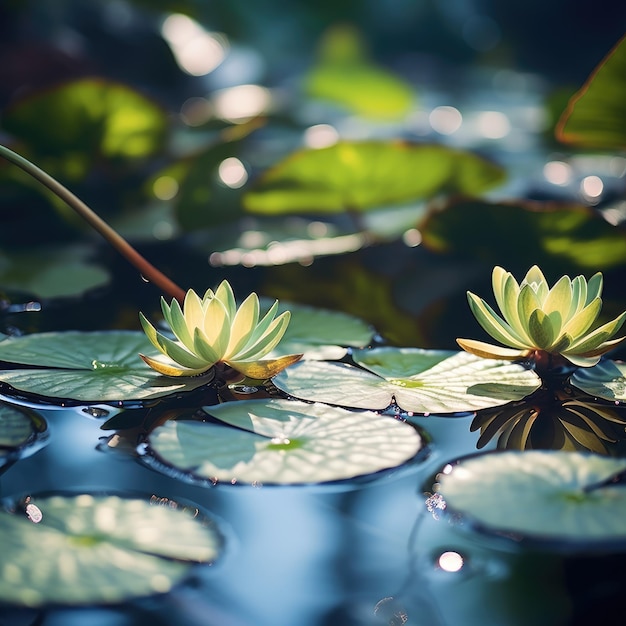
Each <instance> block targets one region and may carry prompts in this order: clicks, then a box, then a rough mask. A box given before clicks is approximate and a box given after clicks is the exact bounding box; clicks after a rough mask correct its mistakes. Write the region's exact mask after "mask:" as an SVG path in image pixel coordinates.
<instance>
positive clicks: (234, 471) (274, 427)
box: [149, 400, 422, 485]
mask: <svg viewBox="0 0 626 626" xmlns="http://www.w3.org/2000/svg"><path fill="white" fill-rule="evenodd" d="M205 411H207V412H208V413H210V414H211V415H212V416H213V417H216V418H217V419H218V420H220V421H221V422H224V424H225V425H217V424H212V423H204V422H195V421H169V422H166V423H165V424H164V425H163V426H159V427H158V428H156V429H155V430H154V431H153V432H152V434H151V435H150V439H149V446H150V449H151V450H152V452H153V453H154V454H156V456H157V458H158V459H159V460H160V461H162V462H163V463H165V464H167V465H169V466H173V468H174V469H175V471H176V472H177V473H179V472H180V471H181V470H182V471H185V472H188V473H189V474H190V475H191V476H193V477H195V478H196V479H201V480H206V481H211V482H217V481H224V482H227V483H235V482H238V483H239V482H240V483H252V484H257V485H258V484H263V483H275V484H296V483H320V482H327V481H335V480H345V479H348V478H352V477H355V476H362V475H366V474H372V473H374V472H378V471H380V470H384V469H389V468H393V467H396V466H398V465H400V464H402V463H404V462H405V461H408V460H409V459H410V458H412V457H414V456H415V455H416V454H417V452H418V451H419V450H420V448H421V446H422V442H421V438H420V436H419V435H418V433H417V431H416V430H415V429H414V428H413V427H412V426H409V425H408V424H406V423H404V422H400V421H397V420H394V419H393V418H391V417H387V416H381V415H378V414H376V413H372V412H369V411H367V412H353V411H347V410H345V409H339V408H335V407H329V406H326V405H323V404H307V403H304V402H296V401H289V400H247V401H241V402H228V403H225V404H222V405H219V406H216V407H214V406H211V407H205ZM227 425H228V426H227ZM233 427H234V428H233Z"/></svg>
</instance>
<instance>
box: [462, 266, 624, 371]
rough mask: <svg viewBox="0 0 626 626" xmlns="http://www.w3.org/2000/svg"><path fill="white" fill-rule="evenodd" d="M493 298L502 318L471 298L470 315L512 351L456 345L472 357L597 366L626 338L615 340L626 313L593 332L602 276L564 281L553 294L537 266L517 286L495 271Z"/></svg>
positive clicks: (464, 343)
mask: <svg viewBox="0 0 626 626" xmlns="http://www.w3.org/2000/svg"><path fill="white" fill-rule="evenodd" d="M492 282H493V292H494V295H495V298H496V302H497V304H498V307H499V308H500V311H501V313H502V316H500V315H498V313H496V312H495V311H494V310H493V309H492V308H491V307H490V306H489V305H488V304H487V303H486V302H485V301H484V300H483V299H482V298H479V297H478V296H476V295H474V294H473V293H471V292H469V291H468V293H467V297H468V301H469V305H470V309H471V310H472V313H473V314H474V316H475V317H476V319H477V320H478V323H479V324H480V325H481V326H482V327H483V329H484V330H485V331H486V332H487V333H489V334H490V335H491V336H492V337H493V338H494V339H496V340H498V341H499V342H500V343H502V344H504V345H505V346H508V347H507V348H504V347H502V346H494V345H491V344H488V343H484V342H482V341H475V340H473V339H457V343H458V344H459V345H460V346H461V348H463V349H464V350H466V351H467V352H471V353H472V354H476V355H477V356H481V357H486V358H496V359H509V360H515V359H520V358H525V357H528V356H530V355H531V354H533V353H537V352H544V353H547V354H550V355H560V356H562V357H563V358H565V359H567V360H568V361H569V362H570V363H572V364H574V365H577V366H580V367H590V366H592V365H595V364H596V363H597V362H598V361H599V360H600V357H601V355H602V354H604V353H605V352H608V351H609V350H611V349H612V348H614V347H615V346H617V345H618V344H619V343H621V342H622V341H624V339H626V337H620V338H617V339H612V337H613V336H614V335H615V333H616V332H617V331H618V330H619V329H620V328H621V326H622V324H623V323H624V321H625V320H626V312H624V313H622V314H621V315H620V316H618V317H616V318H615V319H614V320H612V321H610V322H608V323H606V324H604V325H603V326H600V327H599V328H596V329H595V330H591V327H592V326H593V324H594V322H595V321H596V319H597V318H598V315H599V314H600V309H601V308H602V299H601V298H600V295H601V293H602V274H601V273H600V272H598V273H597V274H595V275H594V276H592V277H591V279H590V280H589V282H587V280H586V279H585V278H584V276H576V277H575V278H574V279H573V280H570V278H569V277H568V276H563V277H561V278H560V279H559V280H558V281H557V282H556V283H555V284H554V286H553V287H552V288H550V287H549V285H548V283H547V281H546V279H545V277H544V275H543V273H542V271H541V270H540V269H539V268H538V267H537V266H536V265H535V266H533V267H531V268H530V270H528V272H527V274H526V276H525V277H524V280H523V281H522V282H521V283H520V284H518V283H517V281H516V280H515V278H514V277H513V275H512V274H511V273H510V272H507V271H505V270H504V269H502V268H501V267H495V268H494V269H493V275H492Z"/></svg>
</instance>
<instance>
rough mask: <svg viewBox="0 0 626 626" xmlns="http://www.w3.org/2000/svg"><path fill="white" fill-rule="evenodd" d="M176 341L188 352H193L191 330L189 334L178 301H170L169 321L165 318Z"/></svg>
mask: <svg viewBox="0 0 626 626" xmlns="http://www.w3.org/2000/svg"><path fill="white" fill-rule="evenodd" d="M165 319H166V321H167V322H168V324H169V325H170V328H171V329H172V332H173V333H174V334H175V335H176V337H177V338H178V340H179V341H180V342H181V343H182V344H183V345H184V346H185V347H186V348H187V349H188V350H190V351H193V334H192V332H193V330H192V332H189V328H187V322H186V321H185V316H184V315H183V311H182V309H181V308H180V304H179V303H178V300H172V304H171V305H170V307H169V320H168V319H167V317H166V318H165Z"/></svg>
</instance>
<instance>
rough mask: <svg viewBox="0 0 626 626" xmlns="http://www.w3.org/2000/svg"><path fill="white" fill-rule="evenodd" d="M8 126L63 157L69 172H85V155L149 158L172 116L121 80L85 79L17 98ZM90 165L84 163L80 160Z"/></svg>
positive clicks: (7, 114) (43, 151) (6, 118)
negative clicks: (20, 98) (21, 98)
mask: <svg viewBox="0 0 626 626" xmlns="http://www.w3.org/2000/svg"><path fill="white" fill-rule="evenodd" d="M2 126H3V128H4V129H5V130H6V131H8V132H10V133H11V134H12V135H14V136H16V137H19V138H20V139H21V140H22V141H25V142H26V143H28V144H30V145H32V146H34V147H36V150H37V151H38V152H39V153H41V154H48V155H55V156H56V157H57V159H58V158H59V155H63V159H64V160H65V162H64V166H65V170H66V171H65V174H66V175H71V173H72V172H73V174H74V175H73V176H72V178H74V179H78V178H80V177H82V176H84V175H85V173H86V170H85V168H86V167H88V159H84V156H85V155H89V156H90V157H92V158H93V157H95V156H96V155H100V156H102V157H105V158H111V159H120V158H126V159H129V158H145V157H148V156H151V155H153V154H155V153H156V152H157V151H158V150H159V149H160V148H161V147H162V146H163V142H164V140H165V136H166V129H167V116H166V113H165V111H164V110H163V109H162V108H161V107H159V106H158V105H157V104H156V103H154V102H152V101H151V100H149V99H148V98H146V97H145V96H143V95H142V94H140V93H139V92H137V91H134V90H133V89H131V88H130V87H128V86H126V85H123V84H121V83H115V82H112V81H107V80H104V79H99V78H84V79H80V80H75V81H72V82H69V83H65V84H63V85H61V86H59V87H57V88H55V89H52V90H46V91H42V92H39V93H36V94H32V95H29V96H28V97H27V98H24V99H23V100H19V101H16V102H15V103H14V104H12V106H11V107H10V108H8V109H7V110H6V111H5V112H4V114H3V116H2ZM81 160H83V161H84V163H83V164H82V165H81V163H80V161H81Z"/></svg>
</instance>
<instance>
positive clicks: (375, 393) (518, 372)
mask: <svg viewBox="0 0 626 626" xmlns="http://www.w3.org/2000/svg"><path fill="white" fill-rule="evenodd" d="M353 356H354V360H355V362H356V363H358V364H359V365H361V366H362V368H367V369H362V368H358V367H354V366H352V365H348V364H345V363H321V362H300V363H296V364H295V365H292V366H290V367H288V368H287V369H286V370H283V371H282V372H281V373H280V374H278V375H277V376H275V377H274V378H273V379H272V382H273V383H274V385H276V387H278V389H280V390H281V391H284V392H285V393H287V394H289V395H291V396H294V397H296V398H299V399H301V400H309V401H313V402H327V403H329V404H336V405H340V406H346V407H354V408H362V409H371V410H382V409H385V408H387V407H388V406H389V405H390V404H391V403H392V402H393V401H394V400H395V402H396V404H397V405H398V406H399V407H400V408H401V409H403V410H405V411H412V412H414V413H456V412H462V411H475V410H477V409H484V408H487V407H492V406H498V405H501V404H506V403H507V402H510V401H512V400H520V399H521V398H524V397H525V396H527V395H529V394H531V393H532V392H533V391H535V390H536V389H538V388H539V387H540V385H541V381H540V379H539V377H538V376H537V375H536V374H535V373H534V372H532V371H530V370H528V369H526V368H524V367H523V366H521V365H517V364H514V363H510V362H509V361H496V360H492V359H481V358H479V357H476V356H473V355H471V354H468V353H466V352H448V351H442V350H420V349H418V348H375V349H373V350H355V352H354V355H353Z"/></svg>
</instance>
